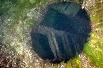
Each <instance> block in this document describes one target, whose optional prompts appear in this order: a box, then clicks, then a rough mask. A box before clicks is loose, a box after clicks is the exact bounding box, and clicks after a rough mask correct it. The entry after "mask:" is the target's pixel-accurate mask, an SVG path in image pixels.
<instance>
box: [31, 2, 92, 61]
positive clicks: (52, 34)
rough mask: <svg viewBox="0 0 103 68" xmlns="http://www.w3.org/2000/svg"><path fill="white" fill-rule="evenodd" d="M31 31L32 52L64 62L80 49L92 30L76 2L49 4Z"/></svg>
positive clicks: (48, 58) (84, 13)
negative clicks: (40, 19)
mask: <svg viewBox="0 0 103 68" xmlns="http://www.w3.org/2000/svg"><path fill="white" fill-rule="evenodd" d="M43 14H44V15H43V17H42V21H41V22H40V23H39V24H38V25H37V26H36V27H35V26H34V27H33V29H32V31H31V40H32V46H33V49H34V51H35V52H36V53H37V54H38V55H39V56H40V57H41V58H42V59H44V60H50V61H51V62H60V61H63V60H65V61H67V60H69V59H70V58H72V57H74V56H76V55H78V54H80V53H81V52H82V51H83V48H84V44H85V43H86V42H87V41H88V38H89V33H90V32H91V25H90V19H89V15H88V14H87V12H86V11H85V10H84V9H82V8H81V6H80V5H79V4H76V3H70V2H68V3H67V2H62V3H54V4H50V5H48V6H47V8H46V12H45V13H43Z"/></svg>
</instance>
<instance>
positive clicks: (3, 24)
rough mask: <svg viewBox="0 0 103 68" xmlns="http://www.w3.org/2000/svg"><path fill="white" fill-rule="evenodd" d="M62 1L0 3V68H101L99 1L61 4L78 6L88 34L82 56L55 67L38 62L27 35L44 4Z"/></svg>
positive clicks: (102, 24)
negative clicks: (83, 12)
mask: <svg viewBox="0 0 103 68" xmlns="http://www.w3.org/2000/svg"><path fill="white" fill-rule="evenodd" d="M62 1H63V0H0V68H103V0H84V1H82V0H64V1H65V2H75V3H78V4H81V5H82V8H85V10H86V11H87V12H88V14H89V15H90V20H91V29H92V30H91V33H90V38H89V39H88V42H87V43H85V44H84V45H85V46H84V49H83V51H82V53H80V54H79V55H77V56H75V57H73V58H71V59H70V60H68V61H67V62H64V61H62V62H60V63H58V64H53V63H50V62H48V61H46V60H42V59H41V58H40V57H39V56H38V55H37V54H36V53H35V51H34V50H33V49H32V46H31V45H32V43H31V37H30V32H31V29H32V27H33V26H35V25H36V24H37V21H38V20H39V21H40V20H41V17H42V16H43V15H42V14H43V12H41V11H44V13H45V7H46V6H47V5H48V4H52V3H56V2H57V3H58V2H62Z"/></svg>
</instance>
